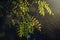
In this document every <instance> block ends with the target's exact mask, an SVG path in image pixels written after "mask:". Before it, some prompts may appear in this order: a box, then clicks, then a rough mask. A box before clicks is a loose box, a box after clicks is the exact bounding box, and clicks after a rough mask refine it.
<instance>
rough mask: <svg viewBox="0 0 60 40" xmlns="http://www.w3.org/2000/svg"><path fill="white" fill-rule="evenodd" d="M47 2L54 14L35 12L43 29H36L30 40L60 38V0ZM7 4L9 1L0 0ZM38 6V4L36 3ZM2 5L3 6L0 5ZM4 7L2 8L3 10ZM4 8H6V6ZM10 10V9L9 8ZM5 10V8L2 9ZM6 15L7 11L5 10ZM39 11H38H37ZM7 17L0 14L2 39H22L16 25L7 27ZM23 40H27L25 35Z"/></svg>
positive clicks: (0, 34)
mask: <svg viewBox="0 0 60 40" xmlns="http://www.w3.org/2000/svg"><path fill="white" fill-rule="evenodd" d="M46 2H47V3H48V4H49V6H50V8H51V9H52V11H53V12H54V14H55V15H54V16H51V15H49V14H46V16H44V17H42V16H39V15H38V14H34V12H31V13H33V14H32V15H34V16H35V17H37V18H38V19H39V20H40V22H41V23H42V29H41V30H42V31H41V32H39V31H38V30H37V29H36V30H35V31H34V33H35V34H34V35H33V34H30V35H31V38H30V39H29V40H60V0H46ZM1 3H2V4H3V5H4V4H5V3H7V1H5V0H3V1H0V4H1ZM34 6H36V5H34ZM34 6H33V7H34ZM0 7H1V6H0ZM33 7H30V8H31V9H30V10H33ZM1 10H2V9H0V11H1ZM4 10H6V9H5V8H4ZM7 10H8V9H7ZM2 11H3V10H2ZM3 13H4V15H6V14H5V11H4V12H3ZM36 13H38V12H36ZM6 22H7V21H6V17H5V16H4V17H2V15H1V16H0V40H20V39H19V37H18V36H17V33H16V27H12V28H11V27H7V26H6V27H5V24H6ZM21 40H26V38H25V37H23V38H22V39H21Z"/></svg>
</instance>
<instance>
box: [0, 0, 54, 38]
mask: <svg viewBox="0 0 60 40" xmlns="http://www.w3.org/2000/svg"><path fill="white" fill-rule="evenodd" d="M34 3H36V4H37V5H38V10H39V14H40V15H42V16H45V9H46V10H47V12H48V13H49V14H50V15H54V14H53V12H52V11H51V9H50V8H49V6H48V4H47V3H46V2H45V1H44V0H12V1H10V4H11V5H10V6H12V8H11V9H9V10H6V13H7V15H6V17H7V24H8V25H9V26H11V25H12V26H15V25H16V24H18V25H17V26H18V27H17V33H18V36H19V37H22V36H25V37H28V33H33V30H34V28H37V29H38V30H40V31H41V23H40V22H39V20H38V19H37V18H35V17H34V16H32V15H30V14H29V12H30V10H29V6H32V5H33V4H34ZM0 8H2V7H1V6H0Z"/></svg>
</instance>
